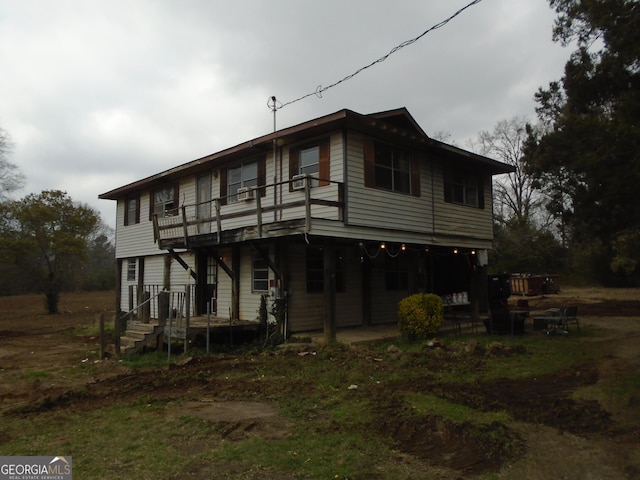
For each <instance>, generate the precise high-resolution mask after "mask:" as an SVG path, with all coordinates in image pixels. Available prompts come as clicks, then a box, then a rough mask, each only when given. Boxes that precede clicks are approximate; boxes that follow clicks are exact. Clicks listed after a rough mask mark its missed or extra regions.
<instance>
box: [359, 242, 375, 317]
mask: <svg viewBox="0 0 640 480" xmlns="http://www.w3.org/2000/svg"><path fill="white" fill-rule="evenodd" d="M360 254H361V255H362V323H363V324H364V325H371V278H372V276H371V271H372V268H371V262H372V260H371V259H370V258H369V257H367V256H366V255H364V253H362V252H361V253H360Z"/></svg>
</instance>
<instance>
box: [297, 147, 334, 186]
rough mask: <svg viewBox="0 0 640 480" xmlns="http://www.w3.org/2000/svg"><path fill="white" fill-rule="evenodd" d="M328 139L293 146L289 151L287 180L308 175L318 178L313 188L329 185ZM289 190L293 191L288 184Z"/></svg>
mask: <svg viewBox="0 0 640 480" xmlns="http://www.w3.org/2000/svg"><path fill="white" fill-rule="evenodd" d="M329 150H330V145H329V139H324V140H321V141H319V142H315V143H310V144H306V145H303V146H295V147H291V148H290V149H289V179H293V177H295V176H296V175H310V176H313V177H316V178H318V179H319V180H318V181H314V184H313V185H314V186H323V185H328V184H329V179H330V178H329V177H330V175H331V171H330V153H329ZM289 189H290V190H292V189H293V186H292V184H290V188H289Z"/></svg>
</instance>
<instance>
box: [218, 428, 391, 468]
mask: <svg viewBox="0 0 640 480" xmlns="http://www.w3.org/2000/svg"><path fill="white" fill-rule="evenodd" d="M384 457H392V454H391V452H390V451H389V450H388V448H387V447H386V446H385V445H383V444H382V443H380V442H379V441H378V440H376V439H375V438H371V437H368V436H366V434H365V433H364V432H362V431H345V430H340V431H335V432H317V431H316V432H313V431H307V430H301V431H299V433H297V434H295V435H293V436H291V437H289V438H287V439H283V440H275V441H274V440H261V439H255V438H254V439H249V440H246V441H244V442H240V443H226V444H224V445H223V446H222V448H220V449H219V450H217V451H216V452H214V454H213V461H214V462H215V461H221V462H225V463H226V462H232V463H236V464H240V465H244V466H246V468H247V470H248V469H249V468H251V467H255V466H256V465H258V466H261V467H263V468H267V469H276V470H278V471H281V472H283V474H284V475H286V476H284V477H283V478H308V479H346V478H374V477H375V478H388V479H395V478H400V477H399V476H398V475H397V472H394V471H393V468H390V469H389V470H387V472H386V476H385V477H381V476H380V472H379V470H378V469H377V468H376V462H373V461H372V459H377V458H384ZM291 475H295V476H293V477H292V476H291Z"/></svg>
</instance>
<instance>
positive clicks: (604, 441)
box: [0, 289, 640, 480]
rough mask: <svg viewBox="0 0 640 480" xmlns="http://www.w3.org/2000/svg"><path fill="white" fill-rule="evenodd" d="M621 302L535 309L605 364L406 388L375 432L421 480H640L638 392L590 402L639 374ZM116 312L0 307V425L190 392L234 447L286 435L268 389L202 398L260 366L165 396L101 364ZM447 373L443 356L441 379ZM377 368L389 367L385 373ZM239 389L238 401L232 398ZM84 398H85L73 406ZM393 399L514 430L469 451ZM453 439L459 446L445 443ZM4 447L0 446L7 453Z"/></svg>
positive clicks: (636, 311) (81, 300)
mask: <svg viewBox="0 0 640 480" xmlns="http://www.w3.org/2000/svg"><path fill="white" fill-rule="evenodd" d="M615 293H616V295H615V296H614V297H615V298H611V295H610V294H607V295H604V294H602V293H601V291H599V290H595V289H593V290H591V289H589V290H587V289H566V290H565V291H563V292H562V293H560V294H558V295H551V296H548V297H540V298H537V297H536V298H531V299H530V303H531V305H532V307H533V308H534V309H537V310H544V309H546V308H548V307H551V306H559V305H568V304H575V305H578V308H579V316H580V318H581V321H582V324H583V325H584V326H593V327H598V328H597V331H598V332H600V333H599V334H598V335H592V336H588V337H584V338H583V339H582V340H583V341H584V346H585V348H586V349H589V348H590V346H596V345H604V344H606V345H607V346H611V347H612V348H611V351H612V352H614V353H612V354H611V355H609V356H608V357H607V358H606V359H605V360H604V361H602V362H601V363H599V364H597V365H593V364H585V365H582V366H581V367H580V368H576V369H573V370H571V371H565V372H562V373H560V374H550V375H546V376H544V375H542V376H540V377H539V378H537V379H536V382H535V383H532V382H530V381H527V382H523V381H518V380H504V379H503V380H492V381H491V382H488V383H482V384H478V385H475V386H474V385H470V386H469V385H465V386H464V388H460V389H459V390H455V389H447V390H446V391H445V390H444V388H445V387H444V386H441V385H438V383H437V382H434V380H433V378H432V377H426V376H425V378H424V383H421V382H416V381H415V379H413V380H412V382H411V384H409V383H408V382H407V384H403V383H402V382H401V381H400V380H398V381H397V382H396V383H395V384H389V385H387V386H376V387H375V388H376V390H375V391H373V390H372V392H373V393H372V394H373V395H375V396H376V398H380V403H379V405H378V407H377V410H376V412H375V414H376V415H377V418H378V419H379V421H378V422H377V424H376V425H374V426H372V429H373V430H375V432H376V433H377V434H379V435H382V436H384V437H385V438H387V437H388V438H392V439H393V441H394V442H395V446H396V448H397V449H398V450H399V451H401V452H402V453H403V455H404V457H403V461H404V462H413V463H414V464H415V466H416V468H419V469H421V470H422V471H423V472H425V473H424V476H419V477H416V478H443V479H444V478H473V477H474V476H479V477H478V478H484V477H482V475H483V472H487V471H493V472H495V473H494V475H495V476H496V478H514V479H516V478H517V479H532V480H539V479H548V478H558V479H623V478H627V479H640V433H639V432H640V392H637V391H636V392H635V394H633V395H632V396H631V397H630V398H629V400H628V402H626V403H625V404H620V403H619V402H616V401H615V400H614V399H615V398H618V397H615V396H607V395H601V394H598V395H599V396H594V395H595V394H594V393H593V392H595V391H596V390H597V391H602V390H603V389H602V388H600V387H604V391H606V388H607V386H608V385H612V384H615V383H616V381H617V380H619V379H620V378H623V377H630V378H634V377H633V375H634V374H633V373H632V374H631V376H630V372H636V373H635V378H636V379H637V372H638V371H639V370H638V369H639V367H640V300H639V297H638V294H639V293H640V291H639V290H619V291H616V292H615ZM513 300H514V301H515V299H513ZM111 305H113V296H112V294H110V293H100V294H76V295H73V296H68V297H63V301H62V305H61V310H62V312H63V313H62V314H60V315H58V316H55V317H51V316H47V315H44V314H42V310H43V308H42V298H41V297H38V296H33V297H5V298H0V311H1V312H3V315H0V414H3V415H13V414H15V412H20V413H21V414H23V415H24V414H26V415H28V414H29V412H30V411H33V412H46V411H49V410H52V409H60V408H69V409H71V410H74V411H82V410H83V409H84V410H95V409H96V408H100V406H101V405H105V404H107V403H109V404H113V402H114V401H117V400H118V399H125V398H131V395H135V394H139V392H144V394H145V395H147V396H149V397H151V398H154V397H160V396H162V397H163V398H166V399H169V400H171V401H177V400H178V399H179V398H180V396H181V395H183V394H184V392H185V391H188V392H189V398H194V397H198V398H202V401H198V402H191V403H189V402H187V403H185V404H184V405H183V408H182V410H181V411H182V412H183V413H184V408H189V406H191V409H192V411H193V414H194V415H196V416H201V417H202V418H204V419H211V418H217V419H219V418H220V417H221V415H223V418H224V419H226V420H225V421H226V422H227V423H228V428H227V430H224V429H223V430H222V431H223V434H224V432H226V435H227V436H228V437H229V438H230V439H232V440H234V439H235V440H239V439H242V438H245V437H246V436H249V435H255V436H261V437H263V438H282V437H284V436H286V435H287V431H288V428H289V421H288V420H285V419H283V418H281V417H279V416H278V414H277V410H274V409H273V407H272V402H271V403H270V404H267V403H264V402H263V401H262V398H269V399H271V400H273V399H274V398H278V395H279V394H280V392H278V391H276V390H273V391H270V390H268V389H265V388H264V387H261V389H260V390H253V387H252V386H248V384H246V383H242V382H238V383H237V384H236V385H235V386H230V385H229V384H219V385H215V386H214V385H211V384H208V385H207V388H206V391H205V390H204V388H203V386H202V378H203V375H204V374H203V372H207V371H208V370H209V369H210V368H211V365H212V363H211V362H215V365H216V367H218V368H219V367H221V366H224V365H225V364H226V362H228V364H229V365H231V363H232V362H233V368H234V369H235V370H236V375H237V374H238V371H241V370H242V369H243V368H245V367H243V365H244V366H246V368H247V371H252V372H253V371H254V370H255V368H256V366H255V363H252V364H250V363H249V362H246V363H245V362H242V361H238V359H237V358H231V356H225V357H224V358H217V359H209V358H208V357H205V358H198V359H196V360H194V361H192V362H188V363H187V364H185V365H183V366H179V367H176V368H178V369H180V371H181V372H183V374H184V376H183V377H181V378H182V380H181V382H180V383H175V375H173V376H172V377H171V378H172V380H171V381H172V382H174V383H171V384H169V383H162V378H163V375H162V374H161V375H158V374H157V372H149V371H146V370H142V371H132V370H130V369H129V368H127V367H126V366H124V365H122V364H121V363H119V362H117V361H116V360H115V359H107V360H106V361H98V360H97V353H96V352H97V349H98V338H97V337H96V335H95V329H94V328H93V322H94V318H96V315H97V314H100V313H106V315H107V318H109V319H110V318H111V314H110V313H109V310H110V307H111ZM515 353H517V352H515ZM368 354H369V353H367V347H366V345H365V346H359V347H358V348H356V349H350V350H349V349H346V350H345V351H344V353H343V355H344V358H339V360H340V361H342V362H344V363H345V364H347V363H348V362H349V358H350V357H349V356H350V355H368ZM505 354H509V352H506V353H505ZM461 355H462V353H460V352H456V361H458V362H459V361H461V358H462V359H463V360H462V361H468V362H470V363H469V364H470V365H472V363H471V362H473V361H475V360H474V358H475V357H474V356H473V352H472V353H470V354H469V356H468V357H462V356H461ZM300 358H304V357H301V356H298V355H295V356H294V357H293V358H292V361H301V360H299V359H300ZM450 361H452V360H451V358H449V357H448V356H447V355H446V354H443V355H442V359H441V362H442V368H446V365H447V362H450ZM376 368H388V366H387V367H385V365H384V362H382V363H381V364H380V366H379V367H378V366H377V364H376ZM159 384H162V385H161V387H162V388H159ZM636 385H637V380H636ZM595 387H598V388H597V389H596V388H595ZM233 388H236V389H237V390H234V391H233V392H230V391H229V389H233ZM279 388H281V387H279ZM222 389H226V390H224V391H223V390H222ZM439 389H442V390H441V391H440V390H439ZM80 390H82V392H83V393H82V395H77V392H79V391H80ZM397 391H412V392H424V391H429V392H430V393H434V394H436V395H439V396H442V397H443V398H448V399H450V400H452V401H455V402H456V403H460V404H463V405H467V406H469V407H471V408H474V409H476V410H478V411H490V410H499V409H503V410H507V411H509V413H510V414H511V416H512V418H514V421H513V422H512V424H511V425H510V428H509V430H508V431H506V430H505V431H502V430H500V429H499V428H498V427H491V428H496V430H495V431H493V432H489V433H490V435H488V436H487V438H489V437H491V438H493V437H495V438H496V440H495V443H492V444H478V443H476V444H474V442H470V441H469V438H470V435H471V434H472V433H473V432H471V433H470V432H469V431H458V430H459V426H453V425H447V424H445V423H443V422H442V421H439V420H436V419H433V418H427V417H425V418H424V422H423V423H421V424H416V423H415V422H414V421H413V420H410V417H409V416H405V415H404V413H403V410H402V408H399V407H398V405H397V404H396V403H394V401H395V400H394V399H395V398H396V397H395V394H394V392H397ZM199 392H201V394H199ZM224 396H226V397H232V398H235V400H234V401H233V402H229V403H226V404H224V405H220V403H219V402H216V401H215V399H216V398H220V397H224ZM243 396H244V397H246V398H243ZM221 412H222V413H221ZM256 412H257V413H256ZM434 435H436V436H434ZM471 436H472V435H471ZM506 437H510V445H511V447H510V448H512V449H513V448H514V447H513V445H516V446H519V447H518V448H516V450H517V451H513V452H510V454H509V456H508V458H507V457H505V458H502V455H503V453H504V452H502V451H501V450H500V446H501V442H503V441H504V439H505V438H506ZM447 438H448V439H450V440H451V439H452V442H453V443H451V442H450V443H451V444H449V445H447V444H446V442H443V441H442V440H443V439H447ZM436 440H437V441H436ZM2 443H3V441H2V439H0V453H2ZM434 445H440V446H439V447H436V446H434Z"/></svg>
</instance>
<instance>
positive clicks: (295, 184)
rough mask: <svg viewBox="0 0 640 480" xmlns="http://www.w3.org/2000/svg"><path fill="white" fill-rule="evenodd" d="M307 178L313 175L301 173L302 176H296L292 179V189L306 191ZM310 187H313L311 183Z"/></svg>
mask: <svg viewBox="0 0 640 480" xmlns="http://www.w3.org/2000/svg"><path fill="white" fill-rule="evenodd" d="M307 177H312V175H307V174H306V173H301V174H300V175H294V176H293V178H292V179H291V180H292V181H291V189H292V190H304V186H305V185H306V182H307ZM310 186H313V183H311V185H310Z"/></svg>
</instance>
